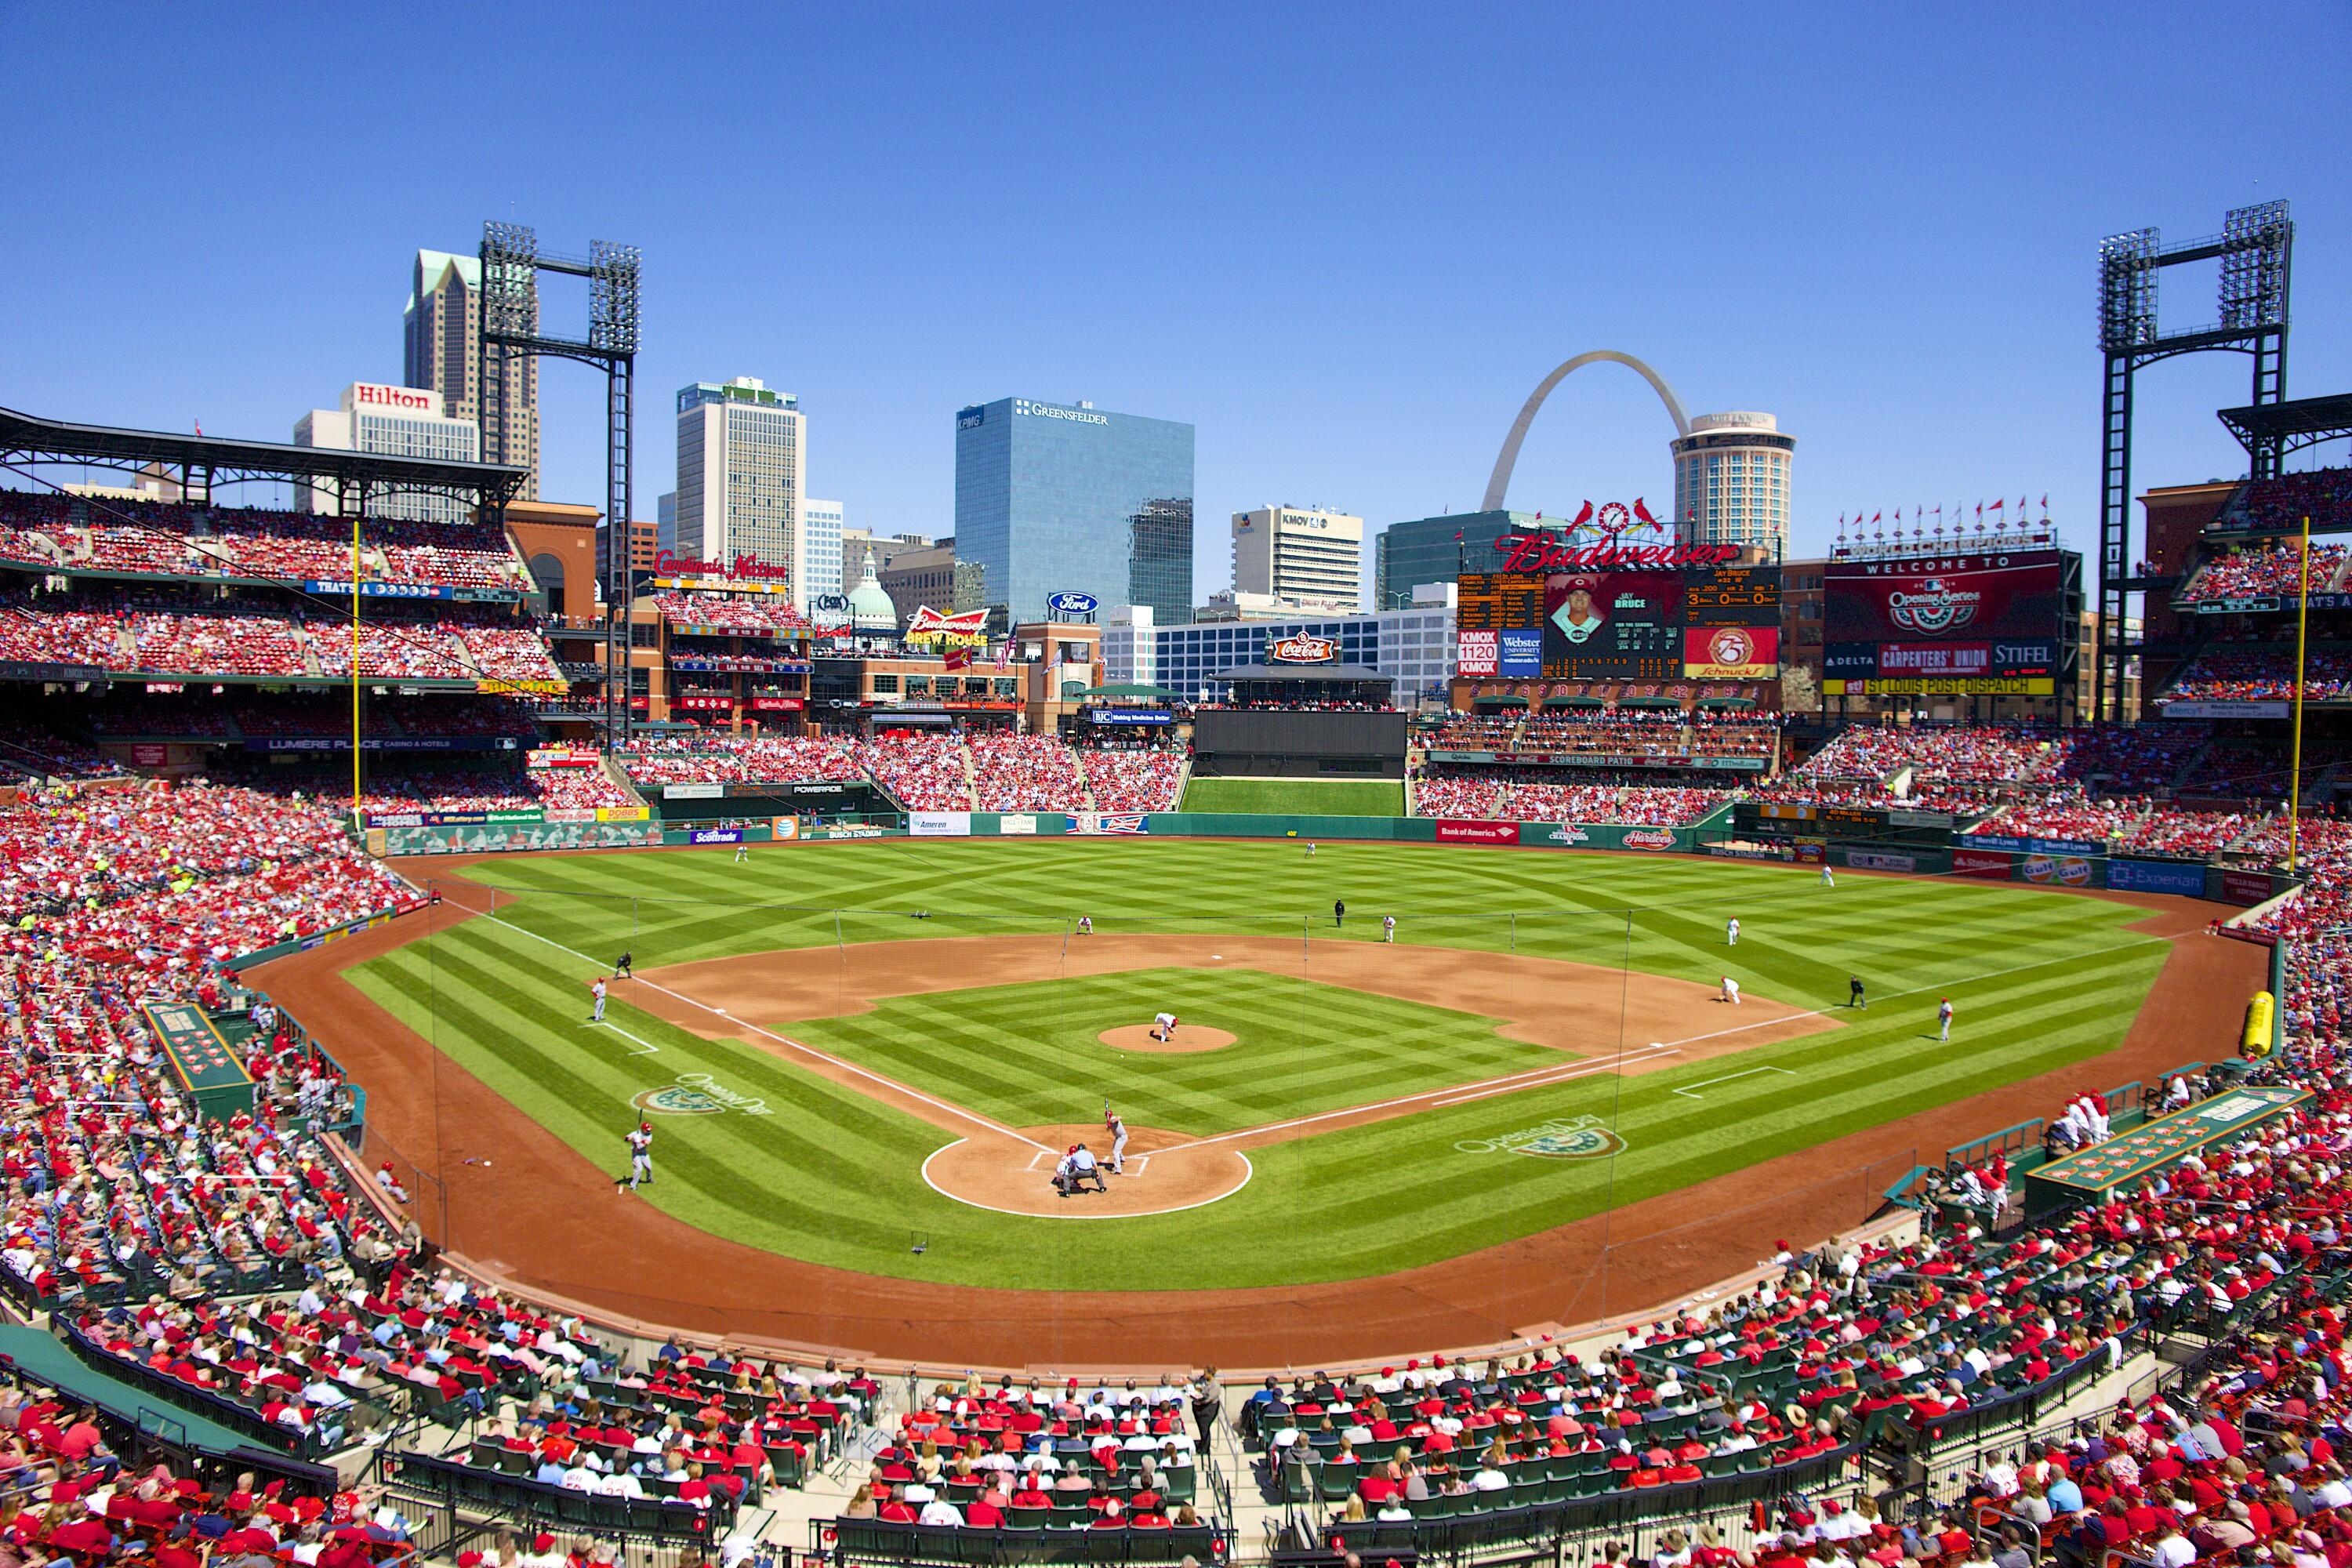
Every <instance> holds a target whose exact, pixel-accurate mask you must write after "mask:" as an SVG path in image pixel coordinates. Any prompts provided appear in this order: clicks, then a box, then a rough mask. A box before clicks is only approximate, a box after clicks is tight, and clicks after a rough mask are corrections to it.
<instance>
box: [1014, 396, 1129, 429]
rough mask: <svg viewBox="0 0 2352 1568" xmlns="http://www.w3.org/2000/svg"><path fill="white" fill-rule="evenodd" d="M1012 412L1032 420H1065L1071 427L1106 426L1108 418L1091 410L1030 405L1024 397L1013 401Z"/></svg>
mask: <svg viewBox="0 0 2352 1568" xmlns="http://www.w3.org/2000/svg"><path fill="white" fill-rule="evenodd" d="M1013 413H1015V414H1019V415H1024V416H1028V417H1030V418H1034V419H1066V420H1068V421H1069V422H1070V423H1071V424H1073V425H1108V424H1109V423H1110V416H1108V415H1107V414H1097V413H1096V412H1095V411H1094V410H1093V409H1091V408H1062V407H1058V406H1056V405H1054V404H1051V403H1032V402H1030V401H1029V400H1028V399H1027V398H1025V397H1016V398H1014V399H1013Z"/></svg>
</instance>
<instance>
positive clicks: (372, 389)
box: [352, 381, 441, 414]
mask: <svg viewBox="0 0 2352 1568" xmlns="http://www.w3.org/2000/svg"><path fill="white" fill-rule="evenodd" d="M352 404H353V405H354V406H361V407H372V408H398V409H402V410H404V411H405V412H407V413H411V414H438V413H440V412H441V395H440V394H439V393H437V392H428V391H425V390H424V389H422V388H420V387H415V386H385V385H383V384H380V383H376V382H372V381H355V382H353V383H352Z"/></svg>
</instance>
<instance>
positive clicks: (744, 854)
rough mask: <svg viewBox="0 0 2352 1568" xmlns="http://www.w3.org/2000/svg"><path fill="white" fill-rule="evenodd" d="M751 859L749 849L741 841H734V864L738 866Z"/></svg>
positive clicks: (748, 846)
mask: <svg viewBox="0 0 2352 1568" xmlns="http://www.w3.org/2000/svg"><path fill="white" fill-rule="evenodd" d="M750 858H751V846H750V845H749V844H746V843H744V842H743V841H742V840H741V839H740V838H739V839H737V840H736V841H735V864H736V865H738V866H740V865H741V864H742V863H743V862H744V861H746V860H749V859H750Z"/></svg>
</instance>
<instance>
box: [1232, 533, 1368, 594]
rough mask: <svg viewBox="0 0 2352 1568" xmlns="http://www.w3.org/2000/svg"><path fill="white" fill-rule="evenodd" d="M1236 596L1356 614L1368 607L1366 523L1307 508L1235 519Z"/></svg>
mask: <svg viewBox="0 0 2352 1568" xmlns="http://www.w3.org/2000/svg"><path fill="white" fill-rule="evenodd" d="M1234 593H1235V594H1236V595H1242V594H1267V595H1273V596H1274V597H1275V598H1276V599H1288V600H1292V601H1294V602H1296V603H1297V604H1300V605H1310V606H1312V607H1314V608H1316V609H1334V610H1338V611H1339V612H1341V613H1342V614H1345V615H1353V614H1355V613H1356V612H1357V611H1358V610H1360V609H1362V608H1363V607H1364V520H1363V519H1362V518H1360V517H1351V516H1349V514H1348V513H1346V512H1344V511H1325V510H1322V509H1321V508H1320V507H1303V506H1262V507H1259V508H1258V509H1257V510H1255V511H1237V512H1235V513H1234Z"/></svg>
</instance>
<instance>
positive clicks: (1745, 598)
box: [1455, 566, 1780, 681]
mask: <svg viewBox="0 0 2352 1568" xmlns="http://www.w3.org/2000/svg"><path fill="white" fill-rule="evenodd" d="M1455 617H1456V619H1455V625H1456V626H1457V628H1458V634H1459V643H1458V647H1457V649H1456V660H1455V663H1456V668H1457V669H1458V671H1459V673H1461V674H1462V675H1464V676H1469V677H1476V676H1501V677H1517V678H1526V679H1534V678H1537V677H1542V678H1544V679H1554V680H1629V681H1639V680H1681V679H1746V680H1755V679H1769V678H1770V677H1772V676H1774V675H1776V674H1778V673H1779V669H1780V658H1779V643H1780V568H1779V567H1778V566H1717V567H1705V568H1698V569H1694V570H1679V571H1675V570H1668V571H1654V570H1653V571H1643V570H1622V569H1619V568H1616V567H1614V566H1611V567H1604V568H1598V569H1593V570H1585V571H1570V572H1480V573H1465V574H1463V576H1462V578H1461V580H1460V582H1459V584H1458V586H1457V589H1456V594H1455Z"/></svg>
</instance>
